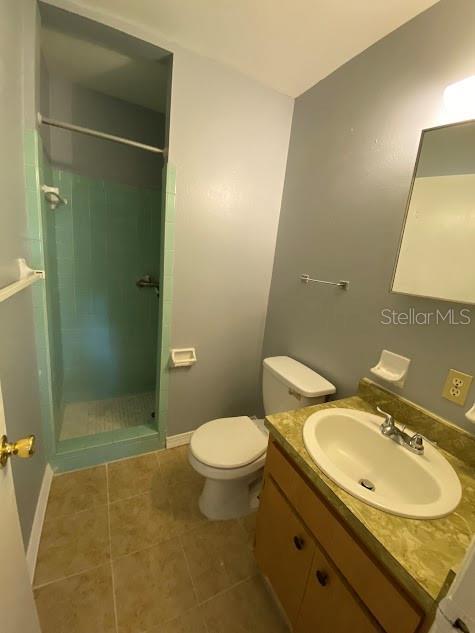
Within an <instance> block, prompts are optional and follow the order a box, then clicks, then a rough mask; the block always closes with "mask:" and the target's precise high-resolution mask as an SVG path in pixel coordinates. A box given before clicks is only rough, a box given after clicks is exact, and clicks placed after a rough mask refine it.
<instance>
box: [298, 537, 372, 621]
mask: <svg viewBox="0 0 475 633" xmlns="http://www.w3.org/2000/svg"><path fill="white" fill-rule="evenodd" d="M294 630H295V633H318V632H319V631H321V632H322V633H327V632H328V633H349V632H350V631H351V633H378V632H379V633H381V632H382V630H383V629H382V628H381V627H380V626H379V625H378V624H377V623H376V622H375V620H374V618H372V617H371V615H370V614H369V612H368V611H367V610H366V609H365V607H364V606H363V605H362V603H361V602H360V601H359V600H358V599H357V598H356V597H355V595H354V594H353V592H352V591H351V589H350V588H349V587H348V586H347V584H346V583H345V581H344V580H343V579H342V578H341V577H340V574H339V572H338V570H337V569H336V568H335V566H334V565H333V564H332V563H331V562H330V561H329V559H328V558H327V557H326V556H325V554H324V553H323V551H322V550H321V549H320V547H319V546H318V545H316V544H315V552H314V556H313V561H312V565H311V567H310V574H309V576H308V578H307V583H306V588H305V593H304V596H303V599H302V602H301V606H300V610H299V615H298V619H297V623H296V626H295V627H294Z"/></svg>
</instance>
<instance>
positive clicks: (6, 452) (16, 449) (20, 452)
mask: <svg viewBox="0 0 475 633" xmlns="http://www.w3.org/2000/svg"><path fill="white" fill-rule="evenodd" d="M35 441H36V439H35V436H34V435H29V436H28V437H24V438H22V439H21V440H18V441H17V442H9V441H8V440H7V436H6V435H2V439H1V442H0V468H3V467H4V466H5V465H6V463H7V461H8V458H9V457H10V456H11V455H17V456H18V457H23V459H28V457H31V456H32V455H33V453H34V452H35Z"/></svg>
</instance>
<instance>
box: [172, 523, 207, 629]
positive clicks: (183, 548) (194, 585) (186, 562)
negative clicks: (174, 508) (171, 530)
mask: <svg viewBox="0 0 475 633" xmlns="http://www.w3.org/2000/svg"><path fill="white" fill-rule="evenodd" d="M178 542H179V543H180V548H181V551H182V552H183V556H184V558H185V564H186V568H187V570H188V575H189V577H190V580H191V586H192V587H193V593H194V594H195V598H196V607H195V608H196V609H198V612H199V614H200V618H201V621H202V622H203V625H204V628H205V633H209V628H208V622H207V621H206V619H205V618H204V617H203V615H202V614H201V603H200V600H199V597H198V590H197V588H196V584H195V581H194V579H193V574H192V573H191V567H190V562H189V560H188V556H187V555H186V551H185V547H184V545H183V542H182V540H181V535H180V536H178Z"/></svg>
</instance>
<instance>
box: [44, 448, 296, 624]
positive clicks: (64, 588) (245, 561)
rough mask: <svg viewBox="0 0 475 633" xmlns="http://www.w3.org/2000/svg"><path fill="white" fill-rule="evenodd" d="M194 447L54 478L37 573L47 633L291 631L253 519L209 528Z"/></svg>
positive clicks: (214, 525)
mask: <svg viewBox="0 0 475 633" xmlns="http://www.w3.org/2000/svg"><path fill="white" fill-rule="evenodd" d="M186 449H187V447H180V448H176V449H171V450H167V451H161V452H158V453H149V454H147V455H143V456H140V457H136V458H132V459H127V460H122V461H118V462H112V463H110V464H107V465H106V466H99V467H96V468H91V469H87V470H82V471H77V472H73V473H67V474H64V475H59V476H56V477H55V478H54V480H53V484H52V487H51V492H50V496H49V501H48V507H47V512H46V519H45V523H44V527H43V534H42V537H41V542H40V550H39V554H38V563H37V568H36V574H35V580H34V585H35V598H36V604H37V607H38V612H39V616H40V621H41V627H42V633H66V632H67V633H284V632H286V631H287V628H286V626H285V624H284V623H283V621H282V619H281V616H280V614H279V611H278V610H277V608H276V606H275V604H274V602H273V601H272V599H271V598H270V596H269V594H268V592H267V590H266V588H265V586H264V583H263V581H262V579H261V577H260V576H259V573H258V571H257V568H256V564H255V561H254V557H253V552H252V541H253V532H254V518H255V517H254V516H250V517H246V518H245V519H241V520H233V521H220V522H210V521H207V520H206V519H205V518H204V517H203V516H202V515H201V514H200V512H199V510H198V505H197V502H198V496H199V493H200V490H201V486H202V480H201V478H200V477H199V476H198V475H197V474H196V473H195V472H194V471H193V470H192V468H191V467H190V466H189V465H188V461H187V459H186Z"/></svg>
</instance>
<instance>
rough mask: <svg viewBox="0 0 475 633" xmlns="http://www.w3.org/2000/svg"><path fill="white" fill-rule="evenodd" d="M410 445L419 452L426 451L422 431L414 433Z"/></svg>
mask: <svg viewBox="0 0 475 633" xmlns="http://www.w3.org/2000/svg"><path fill="white" fill-rule="evenodd" d="M409 446H410V447H411V448H412V449H414V450H415V451H417V452H418V453H423V452H424V436H423V435H421V434H420V433H414V435H413V436H412V437H411V439H410V440H409Z"/></svg>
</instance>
